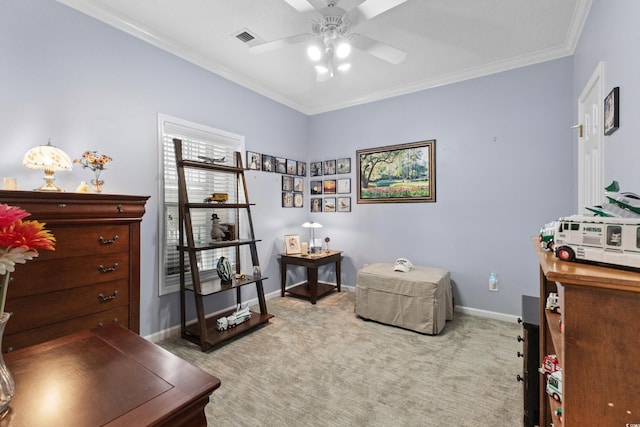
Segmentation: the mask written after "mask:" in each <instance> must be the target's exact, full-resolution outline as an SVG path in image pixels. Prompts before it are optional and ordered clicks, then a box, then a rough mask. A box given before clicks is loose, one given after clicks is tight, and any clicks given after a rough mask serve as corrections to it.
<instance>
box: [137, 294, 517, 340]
mask: <svg viewBox="0 0 640 427" xmlns="http://www.w3.org/2000/svg"><path fill="white" fill-rule="evenodd" d="M325 283H328V282H325ZM296 285H298V284H293V285H291V286H296ZM340 288H341V289H342V290H343V291H346V292H355V291H356V288H355V286H345V285H341V286H340ZM264 297H265V299H266V300H267V301H268V300H270V299H273V298H279V297H280V289H278V290H275V291H273V292H270V293H267V294H265V295H264ZM244 303H248V304H249V305H250V306H253V305H256V304H258V298H253V299H250V300H248V301H245V302H244ZM232 308H233V306H229V307H227V308H223V309H222V310H219V311H216V312H215V313H210V314H209V315H208V316H207V318H209V317H216V316H218V315H219V314H220V313H223V312H225V311H227V310H231V309H232ZM455 311H458V312H460V313H464V314H469V315H471V316H478V317H486V318H489V319H496V320H502V321H505V322H512V323H516V322H517V321H518V316H514V315H511V314H504V313H498V312H496V311H488V310H481V309H479V308H472V307H464V306H456V307H455ZM195 321H196V319H195V318H194V319H192V320H190V321H188V322H187V324H192V323H195ZM176 335H180V325H176V326H172V327H170V328H166V329H163V330H161V331H158V332H156V333H153V334H151V335H146V336H145V337H144V338H145V339H146V340H148V341H151V342H154V343H155V342H159V341H162V340H163V339H166V338H170V337H172V336H176Z"/></svg>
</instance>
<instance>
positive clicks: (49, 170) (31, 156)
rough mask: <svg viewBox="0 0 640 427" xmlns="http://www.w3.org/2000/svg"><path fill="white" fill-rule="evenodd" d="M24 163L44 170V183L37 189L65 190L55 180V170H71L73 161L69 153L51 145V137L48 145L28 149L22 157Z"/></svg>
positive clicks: (31, 167)
mask: <svg viewBox="0 0 640 427" xmlns="http://www.w3.org/2000/svg"><path fill="white" fill-rule="evenodd" d="M22 164H23V165H24V166H26V167H28V168H29V169H43V170H44V181H45V183H44V185H43V186H42V187H40V188H36V189H35V190H36V191H64V190H63V189H62V188H60V187H57V186H56V185H55V184H54V183H53V181H54V180H55V178H54V177H53V173H54V171H59V170H71V167H72V163H71V159H70V158H69V156H67V153H65V152H64V151H62V150H61V149H59V148H58V147H55V146H53V145H51V138H49V142H48V143H47V145H39V146H37V147H34V148H32V149H31V150H29V151H27V153H26V154H25V155H24V158H23V159H22Z"/></svg>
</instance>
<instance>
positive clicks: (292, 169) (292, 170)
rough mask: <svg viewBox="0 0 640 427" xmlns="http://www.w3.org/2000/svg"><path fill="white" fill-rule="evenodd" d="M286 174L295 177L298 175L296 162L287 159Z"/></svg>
mask: <svg viewBox="0 0 640 427" xmlns="http://www.w3.org/2000/svg"><path fill="white" fill-rule="evenodd" d="M287 173H288V174H289V175H296V174H297V173H298V162H297V161H295V160H291V159H287Z"/></svg>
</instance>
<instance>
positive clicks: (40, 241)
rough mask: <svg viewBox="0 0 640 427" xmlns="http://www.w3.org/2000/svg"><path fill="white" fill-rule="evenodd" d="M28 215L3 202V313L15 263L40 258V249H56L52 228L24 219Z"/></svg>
mask: <svg viewBox="0 0 640 427" xmlns="http://www.w3.org/2000/svg"><path fill="white" fill-rule="evenodd" d="M29 215H31V214H30V213H28V212H27V211H25V210H23V209H20V208H18V207H15V206H9V205H6V204H0V274H2V275H4V277H3V279H2V292H1V293H0V315H2V313H4V306H5V303H6V300H7V288H8V287H9V276H10V274H11V273H13V272H14V271H15V265H16V264H25V263H26V262H27V261H29V260H32V259H33V258H35V257H37V256H38V249H46V250H51V251H53V250H55V242H56V239H55V237H54V236H53V234H51V231H49V230H46V229H45V228H44V226H45V224H44V223H42V222H39V221H23V219H24V218H26V217H28V216H29Z"/></svg>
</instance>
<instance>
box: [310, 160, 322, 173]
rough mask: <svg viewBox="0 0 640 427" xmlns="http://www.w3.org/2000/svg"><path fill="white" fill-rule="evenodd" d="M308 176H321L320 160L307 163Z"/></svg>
mask: <svg viewBox="0 0 640 427" xmlns="http://www.w3.org/2000/svg"><path fill="white" fill-rule="evenodd" d="M309 176H322V162H311V163H309Z"/></svg>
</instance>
